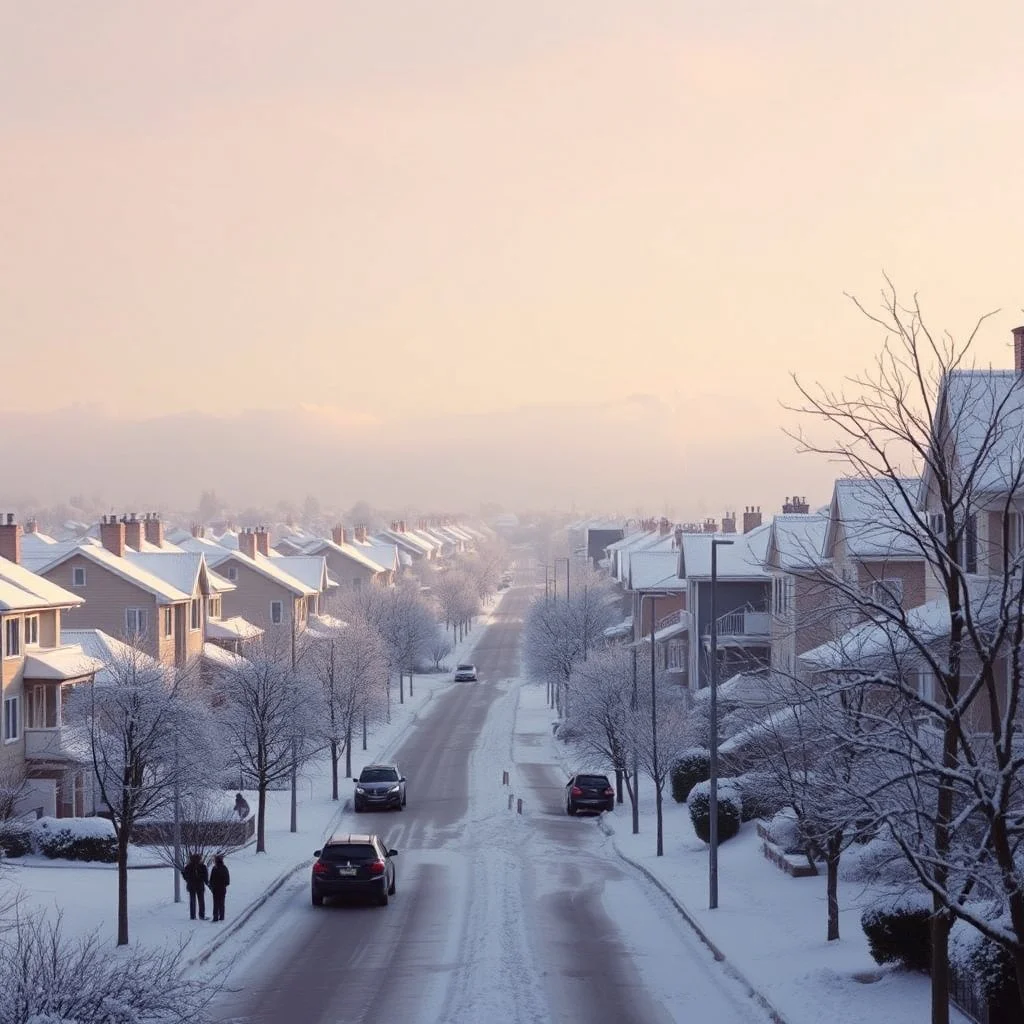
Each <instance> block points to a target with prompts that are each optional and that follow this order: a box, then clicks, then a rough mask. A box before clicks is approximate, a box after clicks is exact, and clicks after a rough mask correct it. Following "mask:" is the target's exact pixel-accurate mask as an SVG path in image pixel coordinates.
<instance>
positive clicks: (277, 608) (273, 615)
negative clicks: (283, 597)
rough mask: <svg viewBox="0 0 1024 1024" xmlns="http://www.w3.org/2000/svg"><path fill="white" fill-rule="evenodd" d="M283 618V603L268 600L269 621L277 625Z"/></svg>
mask: <svg viewBox="0 0 1024 1024" xmlns="http://www.w3.org/2000/svg"><path fill="white" fill-rule="evenodd" d="M283 620H284V605H283V604H282V603H281V602H280V601H271V602H270V621H271V622H272V623H274V625H275V626H279V625H280V624H281V622H282V621H283Z"/></svg>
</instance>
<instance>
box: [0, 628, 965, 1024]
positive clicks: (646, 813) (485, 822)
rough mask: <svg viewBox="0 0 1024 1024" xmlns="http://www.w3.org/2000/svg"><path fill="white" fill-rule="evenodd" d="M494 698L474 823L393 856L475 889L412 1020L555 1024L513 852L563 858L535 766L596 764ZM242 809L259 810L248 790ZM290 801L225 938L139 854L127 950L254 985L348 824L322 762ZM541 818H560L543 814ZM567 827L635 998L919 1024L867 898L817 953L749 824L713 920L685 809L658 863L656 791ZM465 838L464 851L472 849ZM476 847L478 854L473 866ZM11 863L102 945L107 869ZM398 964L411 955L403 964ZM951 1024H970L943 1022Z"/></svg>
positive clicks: (436, 682) (921, 997)
mask: <svg viewBox="0 0 1024 1024" xmlns="http://www.w3.org/2000/svg"><path fill="white" fill-rule="evenodd" d="M486 622H487V619H486V618H484V619H482V620H481V622H480V624H479V626H478V627H477V628H476V629H474V631H473V633H472V634H470V636H469V637H467V639H466V640H465V641H464V642H463V643H461V644H460V645H458V647H457V648H456V650H455V651H454V652H453V654H452V663H453V664H454V663H455V662H457V661H463V660H467V659H471V657H472V651H473V648H474V646H475V645H476V643H477V641H478V640H479V638H480V636H481V635H482V633H483V627H484V626H485V625H486ZM451 680H452V677H451V674H450V673H446V674H442V675H436V676H420V677H417V678H416V681H415V696H413V697H411V698H410V697H408V696H407V697H406V703H405V704H404V705H398V704H395V705H394V707H393V712H392V722H391V723H390V725H388V726H385V727H382V728H380V729H379V730H377V731H376V732H375V733H373V734H372V735H371V737H370V744H369V749H368V750H367V751H366V752H363V751H361V750H358V749H357V751H356V757H355V758H354V762H355V763H354V765H353V767H354V770H356V771H358V770H359V768H360V767H361V766H362V765H363V764H368V763H371V762H372V761H375V760H380V759H385V758H386V757H387V756H388V754H389V752H390V751H392V750H394V749H395V748H396V747H397V746H398V744H399V743H400V741H401V739H402V738H403V736H404V735H405V734H406V733H407V731H408V730H409V729H411V728H413V727H415V725H416V724H417V722H418V721H420V720H422V719H424V718H426V717H427V716H429V714H430V712H431V704H432V698H433V697H434V695H435V694H436V693H437V692H438V691H439V690H442V689H444V688H446V687H448V686H450V685H452V682H451ZM500 685H501V686H502V688H503V689H504V691H505V692H504V693H503V694H502V696H501V697H500V698H499V699H498V700H497V701H496V702H495V703H494V705H493V707H492V710H491V713H490V714H489V716H488V718H487V721H486V723H485V725H484V727H483V729H482V730H481V732H480V734H479V739H478V742H477V745H476V748H475V751H474V755H473V762H472V764H471V769H470V778H471V779H472V780H473V781H472V786H473V789H472V791H471V798H470V804H469V811H468V813H467V815H466V817H465V818H464V819H463V820H462V821H461V822H460V823H459V830H458V831H459V835H460V837H461V838H460V840H459V841H457V842H452V843H450V844H448V845H446V846H444V847H442V848H440V849H430V850H424V851H422V852H421V853H417V852H416V851H413V850H409V851H404V853H405V856H404V857H403V865H404V867H403V870H404V871H406V872H407V871H408V867H409V866H410V865H408V864H407V863H406V862H407V861H412V860H414V859H415V861H416V864H417V866H419V867H426V866H430V865H436V866H437V867H438V868H439V869H440V870H443V871H445V872H446V873H447V872H451V871H458V872H461V873H463V875H464V876H465V877H468V879H469V884H467V885H466V886H464V887H463V889H462V891H463V896H462V897H461V898H462V899H463V900H464V901H465V902H464V905H463V906H462V907H460V908H459V911H460V912H459V913H455V914H453V915H452V920H453V922H459V923H458V924H457V925H456V926H453V927H452V928H451V929H449V930H448V931H447V932H444V933H442V934H438V935H437V936H436V937H435V938H436V941H437V942H440V943H443V944H444V948H445V953H444V959H445V962H447V963H454V964H457V965H459V966H458V967H457V968H456V971H455V975H454V977H450V976H447V975H441V974H439V975H438V977H437V980H436V983H434V984H432V985H431V986H430V987H429V988H428V990H427V991H424V992H423V993H422V999H421V1002H420V1003H419V1006H418V1007H417V1019H418V1020H422V1021H424V1022H428V1021H444V1022H445V1024H481V1022H486V1021H494V1020H502V1021H507V1022H524V1024H525V1022H536V1024H542V1022H545V1021H548V1020H554V1019H557V1018H555V1017H552V1016H551V1013H552V1012H553V1011H552V1009H551V1007H550V1006H549V1005H548V1003H547V1002H546V1000H545V997H544V991H545V981H544V975H545V973H546V972H547V971H548V970H549V969H553V968H552V965H550V964H545V963H541V962H538V958H537V954H536V948H535V944H534V943H532V942H531V941H530V938H531V937H530V936H529V935H528V934H527V927H528V926H527V923H526V915H525V914H524V913H523V900H524V893H525V892H526V891H527V888H526V886H527V879H525V878H524V874H525V873H526V872H527V870H528V866H527V865H526V864H525V863H524V857H523V854H522V844H523V842H524V840H525V839H526V838H527V834H528V836H529V842H530V851H531V852H530V860H531V861H533V859H534V858H535V857H539V858H541V859H543V858H544V857H546V856H564V850H563V849H560V848H559V847H558V846H557V845H555V844H554V843H553V841H551V840H546V839H545V837H544V834H543V830H542V829H539V828H538V829H533V828H531V820H530V818H531V815H536V814H539V810H538V808H539V805H540V797H539V795H538V794H537V793H535V792H534V791H533V790H531V788H530V785H529V782H528V781H527V780H528V776H529V773H530V769H531V767H532V768H537V767H538V766H549V767H550V766H551V765H558V764H561V766H562V768H563V769H564V771H565V775H566V776H567V775H568V773H569V772H570V771H575V770H578V769H582V768H588V767H589V768H594V769H598V770H603V767H604V766H599V765H586V764H582V763H577V760H576V759H575V758H574V756H573V753H572V750H571V748H568V747H566V746H565V745H564V744H562V743H560V742H558V741H556V740H555V739H554V738H553V735H552V728H551V727H552V722H553V712H551V711H550V710H549V709H548V708H547V707H546V704H545V698H544V689H543V687H538V686H533V685H530V684H527V683H524V682H522V681H520V680H517V679H513V680H507V681H505V682H503V683H502V684H500ZM502 770H509V771H510V776H511V779H510V786H509V787H507V788H506V787H503V786H502V785H501V784H500V777H501V772H502ZM510 793H511V794H513V795H514V797H515V798H522V799H523V801H524V813H523V815H522V816H519V815H516V814H515V813H514V812H512V813H510V812H509V810H508V807H507V798H508V795H509V794H510ZM246 797H247V799H248V800H249V803H250V805H251V806H252V807H253V808H255V806H256V796H255V794H254V793H246ZM288 799H289V795H288V793H287V792H286V791H285V792H273V793H271V794H270V797H269V807H268V826H267V849H268V852H267V853H266V854H261V855H259V856H257V855H256V854H255V853H254V849H253V847H252V846H249V847H246V848H245V849H243V850H241V851H238V852H236V853H234V854H232V855H231V856H230V858H229V864H230V867H231V874H232V884H231V888H230V890H229V891H228V905H227V912H228V921H227V924H226V925H219V924H217V925H213V924H211V923H210V922H208V921H196V922H193V921H190V920H189V919H188V912H187V897H185V901H184V902H183V903H182V904H180V905H179V906H175V905H174V903H173V898H172V896H173V881H172V874H171V872H170V869H168V868H165V867H160V868H157V867H155V866H151V865H153V864H154V859H153V858H152V857H151V856H146V855H145V852H144V851H142V850H138V851H136V850H133V851H132V853H133V856H132V862H133V863H134V864H135V865H136V866H137V867H136V869H135V870H132V871H131V872H130V875H129V898H130V928H131V939H132V944H133V945H147V946H151V945H159V944H167V945H173V944H176V943H178V942H179V941H180V940H188V941H189V955H190V957H191V962H192V964H193V967H192V968H191V969H192V970H195V971H196V972H207V971H209V972H212V973H214V974H216V975H218V976H222V975H223V974H224V972H228V971H229V972H230V983H231V985H232V986H234V985H244V984H246V978H247V977H249V978H250V979H253V978H256V977H258V976H259V975H260V974H261V973H264V972H266V970H267V969H268V964H269V963H272V957H273V952H274V948H275V946H278V945H281V946H283V947H286V946H287V941H286V939H287V935H288V934H289V932H290V930H291V929H293V928H295V927H296V925H297V922H299V921H301V920H302V917H301V915H304V914H305V913H307V912H308V906H307V903H308V901H307V899H306V898H305V897H306V888H305V884H304V883H305V874H304V872H306V871H308V867H309V864H310V862H311V859H312V852H313V849H314V848H315V847H317V846H318V845H320V840H321V838H322V837H324V836H326V835H328V834H330V833H332V832H334V831H336V830H337V829H338V828H339V827H346V826H348V825H349V824H351V825H352V826H353V827H354V826H355V816H354V815H350V814H349V813H348V812H346V811H345V810H344V802H343V801H342V802H339V803H335V802H333V801H332V800H331V799H330V780H329V770H327V766H326V763H324V764H320V765H312V766H310V767H309V768H307V769H306V771H305V773H304V775H303V777H302V779H301V782H300V803H299V832H298V833H296V834H291V833H290V832H289V831H288V818H289V803H288ZM350 819H351V820H350ZM549 820H555V819H551V817H550V815H549ZM572 825H573V826H576V827H578V828H579V830H580V845H581V847H585V849H586V852H587V854H588V855H594V854H595V853H596V855H599V856H603V857H606V858H608V860H609V862H610V863H612V864H614V865H618V867H619V868H620V869H622V870H623V872H624V874H623V877H622V879H621V880H616V881H612V882H609V883H607V884H606V885H605V888H604V895H603V897H602V903H603V909H604V911H605V913H607V914H608V915H609V916H610V917H612V918H613V919H614V920H615V921H616V922H617V923H618V925H619V928H620V931H621V933H622V935H623V941H624V942H625V943H626V944H627V950H628V953H629V956H630V958H631V960H632V963H633V965H634V967H635V969H636V970H637V971H638V973H639V974H640V976H641V978H642V980H643V984H644V987H645V989H646V990H647V991H649V993H650V995H651V998H652V999H653V1000H654V1001H655V1002H657V1003H659V1004H660V1005H661V1007H663V1008H664V1009H665V1010H666V1012H667V1013H668V1014H669V1015H670V1017H671V1019H672V1020H678V1021H692V1020H706V1021H712V1020H713V1021H714V1022H715V1024H733V1022H735V1024H740V1022H747V1021H749V1022H753V1024H757V1022H759V1021H762V1020H764V1021H767V1020H768V1019H769V1018H768V1014H767V1012H766V1011H765V1010H764V1009H762V1008H761V1007H760V1006H759V1005H758V1003H757V1002H755V1001H754V1000H752V999H751V998H750V994H749V989H750V988H751V987H752V988H753V989H756V990H757V991H759V992H760V993H761V994H762V995H763V996H764V998H765V999H766V1000H768V1002H769V1003H770V1004H771V1005H772V1006H773V1007H774V1008H775V1010H776V1011H777V1012H778V1014H779V1015H780V1017H781V1019H782V1020H783V1021H785V1022H786V1024H820V1022H821V1021H826V1020H829V1021H835V1022H837V1024H876V1022H878V1021H883V1020H884V1021H885V1022H886V1024H919V1022H921V1021H923V1020H926V1019H927V1017H928V1005H929V1001H928V1000H929V996H928V981H927V979H926V978H924V977H922V976H919V975H910V974H906V973H902V972H898V971H893V970H889V969H882V968H878V967H877V965H876V964H875V963H874V961H873V960H872V959H871V957H870V955H869V953H868V950H867V944H866V941H865V938H864V936H863V933H862V931H861V928H860V923H859V918H860V907H861V905H862V904H863V902H864V901H866V900H868V899H869V898H870V895H871V894H870V893H869V892H866V891H865V888H864V887H863V886H862V885H859V884H854V883H841V886H840V900H841V907H842V922H841V927H842V934H843V937H842V939H841V940H840V941H838V942H832V943H829V942H826V941H825V882H824V878H823V877H819V878H801V879H793V878H790V877H789V876H787V875H785V874H783V873H782V872H781V871H779V869H778V868H776V867H775V866H773V865H772V864H771V863H769V862H768V861H767V860H766V859H765V858H764V857H763V856H762V854H761V852H760V846H759V842H758V839H757V836H756V833H755V828H754V824H753V823H749V824H744V825H743V826H742V829H741V831H740V834H739V835H738V836H737V837H736V838H735V839H733V840H731V841H729V842H727V843H725V844H723V845H722V847H721V851H720V906H719V908H718V909H717V910H715V911H711V910H708V909H707V847H706V845H705V844H704V843H703V842H701V841H700V840H699V839H698V838H697V837H696V836H695V835H694V832H693V829H692V827H691V825H690V821H689V816H688V813H687V808H686V806H685V805H677V804H675V803H674V802H673V800H672V799H671V796H670V794H668V793H666V799H665V837H666V838H665V855H664V856H663V857H660V858H658V857H656V856H655V855H654V848H655V829H654V812H653V792H652V790H651V784H650V782H649V781H648V780H642V781H641V821H640V834H639V835H636V836H634V835H632V834H631V823H630V811H629V806H628V803H627V804H624V805H622V806H621V807H619V808H618V809H617V810H616V811H615V812H613V813H612V814H605V815H602V816H601V818H599V819H577V820H574V821H573V822H572ZM528 829H529V830H530V831H529V833H527V830H528ZM466 839H471V840H472V842H471V846H470V848H467V847H466V843H465V841H464V840H466ZM546 842H547V843H548V844H549V845H550V846H551V849H550V850H548V849H546V847H545V843H546ZM481 850H482V851H484V852H485V855H483V856H481V855H474V854H479V851H481ZM623 858H625V859H626V861H628V862H629V863H630V864H632V865H635V867H634V866H628V865H627V864H625V863H624V861H623ZM8 863H9V865H10V867H9V868H8V869H7V870H6V871H5V873H4V878H3V884H4V885H5V886H13V887H15V888H17V889H19V890H20V891H21V893H22V895H23V896H24V898H25V902H26V904H27V907H34V908H37V909H40V910H44V911H48V912H55V911H60V912H61V913H62V914H63V927H64V930H65V932H66V933H67V934H69V935H70V934H75V933H79V934H84V933H86V932H90V931H92V930H95V929H98V930H99V931H100V933H101V935H102V937H103V938H104V939H105V940H108V941H109V942H110V943H111V946H113V943H114V939H115V936H116V926H115V912H116V877H117V876H116V872H115V870H114V869H113V867H112V866H110V865H81V864H71V863H67V864H65V863H64V862H59V861H45V862H44V859H43V858H37V857H29V858H23V859H21V861H20V862H19V861H10V862H8ZM641 870H642V872H643V873H646V875H647V877H646V878H645V877H644V876H643V874H641ZM530 873H531V874H532V879H530V880H529V881H530V883H531V884H532V886H533V890H534V891H533V892H532V893H531V895H532V896H533V897H534V898H536V897H543V896H544V895H545V893H544V885H545V881H544V879H545V875H544V873H543V872H540V871H538V872H530ZM648 879H649V880H648ZM298 880H301V881H302V883H303V885H302V886H301V887H300V888H299V889H298V891H299V892H300V893H301V895H300V896H297V897H296V899H295V900H294V901H291V902H284V903H282V904H281V905H282V906H283V907H284V910H283V912H281V913H280V914H277V915H275V917H274V920H273V927H272V928H269V929H268V928H267V927H266V925H267V922H266V921H265V920H262V924H261V918H260V915H259V913H258V911H257V912H256V913H255V914H254V916H253V918H252V920H251V921H250V920H248V912H249V910H250V909H254V908H256V907H257V906H258V905H259V904H260V903H261V902H262V901H263V900H264V899H266V898H267V895H268V893H270V892H272V891H274V890H275V889H276V887H277V884H278V883H281V887H282V890H283V889H286V888H287V883H288V882H289V881H298ZM655 883H656V884H655ZM666 892H668V893H671V898H669V897H667V896H666V895H665V893H666ZM638 894H639V896H638ZM687 919H689V922H690V923H688V921H687ZM695 928H696V929H699V931H700V932H701V933H703V937H698V932H697V931H695ZM706 942H710V943H712V944H713V945H714V946H715V947H716V948H717V949H718V950H719V951H720V953H721V954H722V955H723V956H724V962H723V963H716V960H715V957H714V956H713V955H712V953H711V951H710V950H709V949H708V948H707V946H706V945H705V943H706ZM409 955H411V956H415V955H416V954H415V951H414V950H410V953H409ZM481 963H485V964H487V963H495V964H498V963H500V964H502V965H503V969H502V970H495V971H493V972H491V973H489V974H488V977H489V978H490V981H491V982H492V984H490V985H486V986H481V985H480V984H479V983H478V982H479V977H480V964H481ZM474 965H475V969H474ZM951 1019H952V1020H953V1021H955V1022H956V1024H966V1018H965V1017H963V1016H962V1015H960V1014H958V1013H957V1011H956V1010H955V1009H952V1010H951Z"/></svg>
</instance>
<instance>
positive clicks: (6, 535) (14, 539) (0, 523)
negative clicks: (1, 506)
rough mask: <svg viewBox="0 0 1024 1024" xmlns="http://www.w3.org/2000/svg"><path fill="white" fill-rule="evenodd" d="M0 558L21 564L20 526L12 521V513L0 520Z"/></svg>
mask: <svg viewBox="0 0 1024 1024" xmlns="http://www.w3.org/2000/svg"><path fill="white" fill-rule="evenodd" d="M0 558H6V559H7V561H8V562H15V563H17V564H18V565H20V564H21V526H20V525H19V524H18V523H16V522H15V521H14V513H13V512H8V513H7V515H5V516H4V517H3V518H2V520H0Z"/></svg>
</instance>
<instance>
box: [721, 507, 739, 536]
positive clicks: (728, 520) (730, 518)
mask: <svg viewBox="0 0 1024 1024" xmlns="http://www.w3.org/2000/svg"><path fill="white" fill-rule="evenodd" d="M735 532H736V513H735V512H726V513H725V515H724V516H722V533H735Z"/></svg>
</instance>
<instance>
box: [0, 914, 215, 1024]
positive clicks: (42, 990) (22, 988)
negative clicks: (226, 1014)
mask: <svg viewBox="0 0 1024 1024" xmlns="http://www.w3.org/2000/svg"><path fill="white" fill-rule="evenodd" d="M183 954H184V948H183V947H182V948H179V949H178V950H176V951H175V950H170V951H168V950H166V949H152V950H145V949H143V950H132V951H131V952H129V953H128V954H127V955H124V956H112V955H111V951H110V948H109V946H108V944H107V943H106V942H104V941H102V940H101V939H100V938H99V937H98V936H97V935H96V934H95V933H94V934H92V935H88V936H86V937H84V938H80V939H69V938H67V937H66V936H65V935H64V934H63V933H62V930H61V922H60V918H57V920H56V922H51V921H48V920H46V919H45V918H43V917H42V916H38V915H37V916H32V917H19V918H17V919H16V920H15V921H14V922H13V923H12V924H11V926H10V927H9V928H8V929H6V930H5V931H3V932H0V1021H3V1022H4V1024H140V1022H143V1021H145V1022H146V1024H207V1022H208V1021H209V1020H210V1016H209V1014H208V1012H207V1007H208V1006H209V1004H210V1002H211V1000H212V999H213V998H214V997H215V996H216V995H217V985H216V984H211V979H209V978H206V979H203V978H192V979H189V978H187V977H185V975H184V973H183V971H184V967H185V963H184V955H183Z"/></svg>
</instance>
